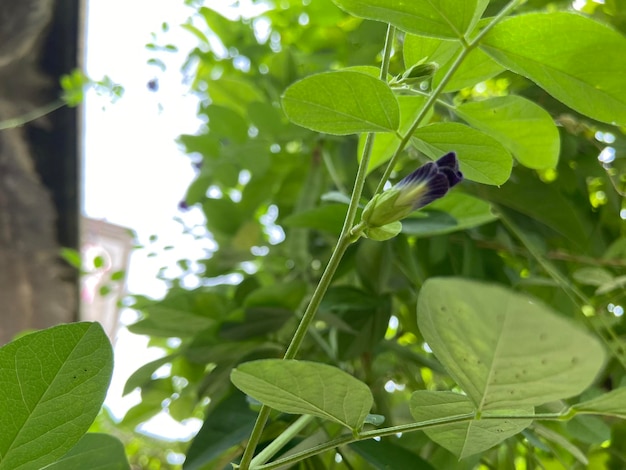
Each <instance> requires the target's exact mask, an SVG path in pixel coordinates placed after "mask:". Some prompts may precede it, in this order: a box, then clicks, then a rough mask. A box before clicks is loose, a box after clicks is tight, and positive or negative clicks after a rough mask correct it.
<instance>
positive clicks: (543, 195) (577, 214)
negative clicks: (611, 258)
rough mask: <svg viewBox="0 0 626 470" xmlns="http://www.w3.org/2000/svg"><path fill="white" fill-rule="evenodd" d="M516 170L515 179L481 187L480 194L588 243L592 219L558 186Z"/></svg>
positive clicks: (580, 241)
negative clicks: (498, 184)
mask: <svg viewBox="0 0 626 470" xmlns="http://www.w3.org/2000/svg"><path fill="white" fill-rule="evenodd" d="M521 170H522V169H516V172H515V178H512V179H510V180H509V181H507V183H506V184H505V185H503V186H502V187H500V188H493V187H490V186H481V187H480V188H479V194H480V196H481V197H483V198H485V199H489V200H491V201H492V202H495V203H496V204H498V205H501V206H507V207H509V208H511V209H514V210H516V211H518V212H521V213H522V214H525V215H527V216H528V217H530V218H532V219H533V220H536V221H538V222H541V223H543V224H545V225H546V226H548V227H550V228H551V229H552V230H555V231H556V232H558V233H559V234H560V235H562V236H563V237H565V238H568V239H570V240H572V241H574V242H575V243H577V244H578V245H579V246H581V247H583V246H587V244H588V243H589V240H590V238H589V237H590V236H591V231H592V227H591V222H590V220H588V219H587V218H585V217H584V214H583V213H582V212H581V210H580V209H579V208H578V207H577V205H576V204H572V200H571V199H569V198H567V197H565V195H564V194H563V191H562V190H561V189H560V188H559V187H555V185H552V184H545V183H543V182H542V181H541V180H540V179H539V178H538V177H537V175H536V174H535V172H531V171H521Z"/></svg>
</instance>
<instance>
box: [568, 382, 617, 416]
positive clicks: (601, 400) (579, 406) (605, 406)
mask: <svg viewBox="0 0 626 470" xmlns="http://www.w3.org/2000/svg"><path fill="white" fill-rule="evenodd" d="M571 409H572V410H574V411H576V413H587V414H598V415H607V416H615V417H617V418H622V419H626V387H621V388H618V389H616V390H612V391H610V392H609V393H605V394H604V395H600V396H599V397H596V398H592V399H591V400H588V401H583V402H580V403H576V404H575V405H574V406H572V408H571Z"/></svg>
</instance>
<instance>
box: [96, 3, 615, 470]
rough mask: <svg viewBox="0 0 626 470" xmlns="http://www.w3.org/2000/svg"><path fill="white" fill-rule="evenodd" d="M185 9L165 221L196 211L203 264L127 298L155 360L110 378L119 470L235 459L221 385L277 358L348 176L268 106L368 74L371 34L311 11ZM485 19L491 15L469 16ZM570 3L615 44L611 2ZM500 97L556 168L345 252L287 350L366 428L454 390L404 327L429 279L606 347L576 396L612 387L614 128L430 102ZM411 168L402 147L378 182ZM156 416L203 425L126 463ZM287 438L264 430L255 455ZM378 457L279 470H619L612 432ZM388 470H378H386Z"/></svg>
mask: <svg viewBox="0 0 626 470" xmlns="http://www.w3.org/2000/svg"><path fill="white" fill-rule="evenodd" d="M187 3H189V4H191V5H193V6H195V7H196V9H197V13H196V15H195V16H194V18H192V19H190V21H189V22H188V23H187V24H186V25H185V26H184V28H185V29H187V30H188V32H189V33H190V34H193V35H195V37H196V38H197V40H198V45H197V47H196V48H195V49H193V50H192V51H190V52H189V58H188V61H187V63H186V65H185V67H184V70H183V73H184V75H185V76H186V77H187V78H188V79H189V80H190V84H191V88H192V90H193V92H194V93H195V94H197V96H198V97H199V99H200V106H199V109H198V114H199V116H201V118H202V119H203V121H204V122H205V125H203V126H202V128H201V129H200V130H199V131H198V132H196V133H193V130H190V134H188V135H182V136H180V138H179V142H180V145H181V146H182V147H183V148H184V149H185V151H186V152H187V153H188V154H189V158H190V163H191V164H192V165H194V167H195V168H196V169H197V176H196V179H195V180H194V181H193V182H192V183H191V185H190V186H189V189H188V191H187V194H186V196H185V199H184V201H182V202H181V208H182V209H185V208H187V207H190V206H197V207H201V208H202V211H203V212H204V214H205V216H206V227H205V229H206V230H203V231H201V232H202V234H201V235H198V236H199V237H212V238H213V239H214V241H215V242H216V244H217V247H218V248H217V249H216V250H215V251H214V252H213V253H211V254H210V255H209V256H208V257H207V258H206V259H205V260H202V261H201V262H200V269H199V270H198V269H193V268H192V267H193V266H194V263H191V262H190V261H189V260H181V261H180V263H179V264H180V266H181V267H182V268H183V269H184V270H185V272H186V273H187V274H194V275H197V276H200V277H201V279H202V286H201V287H198V288H195V289H191V290H189V289H185V288H184V287H182V283H181V278H178V279H169V281H168V282H169V284H170V286H171V287H170V289H169V292H168V294H167V295H166V297H165V298H164V299H162V300H152V299H149V298H143V297H141V296H136V297H135V299H134V304H133V306H132V308H134V309H136V310H137V311H138V312H140V314H141V319H140V320H139V321H138V322H137V323H135V324H134V325H132V326H130V330H131V331H133V332H134V333H137V334H145V335H149V336H150V337H151V338H152V340H151V344H152V345H156V346H158V347H161V348H163V349H164V350H166V352H167V355H166V356H165V357H164V358H162V359H159V360H157V361H154V362H152V363H150V364H147V365H146V366H144V367H142V368H141V369H140V370H138V371H137V372H136V373H135V374H134V375H133V376H132V377H131V378H130V379H129V381H128V383H127V387H126V392H130V391H132V390H134V389H136V388H137V387H139V388H141V396H142V402H141V403H140V404H138V405H137V406H135V407H134V408H132V409H131V410H130V411H129V413H128V414H127V415H126V417H125V418H124V420H123V421H122V423H120V424H118V425H117V426H116V429H117V433H118V435H120V433H121V437H122V439H123V440H124V441H125V443H126V447H127V451H128V453H129V456H130V458H131V459H134V462H133V463H134V464H135V465H136V466H137V467H138V468H148V469H152V468H155V469H158V468H176V465H173V464H166V463H165V461H166V458H165V457H166V456H165V455H164V454H165V453H166V452H167V451H168V450H167V449H169V451H171V452H177V453H186V455H187V458H186V462H185V464H184V466H183V468H185V469H189V470H191V469H222V468H224V469H225V468H230V466H229V465H230V462H231V461H233V460H236V459H237V458H238V456H239V455H240V454H241V452H242V451H243V443H244V441H245V440H246V439H247V437H248V435H249V432H250V430H251V428H252V425H253V423H254V420H255V417H256V412H255V407H254V404H252V409H251V408H250V406H251V405H250V404H249V403H247V402H246V399H245V397H244V396H243V395H242V394H241V393H240V392H238V391H237V390H236V389H235V388H234V387H233V386H232V385H231V383H230V381H229V373H230V370H231V369H232V368H233V367H235V366H236V365H237V364H239V363H241V362H244V361H249V360H253V359H259V358H278V357H281V355H282V353H283V352H284V350H285V348H286V346H287V345H288V343H289V340H290V339H291V335H292V333H293V331H294V329H295V327H296V325H297V319H298V316H299V315H301V313H302V310H303V307H304V306H305V305H306V302H307V299H308V297H309V296H310V294H311V292H312V290H313V288H314V286H315V285H316V283H317V280H318V279H319V276H320V275H321V272H322V270H323V268H324V266H325V264H326V262H327V260H328V258H329V256H330V253H331V250H332V247H333V244H334V242H335V240H336V236H337V234H338V233H339V231H340V229H341V224H342V221H343V217H344V215H345V212H346V204H345V200H346V198H347V196H349V191H350V190H351V187H352V184H353V179H354V176H355V174H356V168H357V157H356V155H357V145H358V138H357V137H356V136H348V137H337V136H330V135H319V134H316V133H314V132H311V131H308V130H306V129H303V128H300V127H297V126H295V125H293V124H290V123H289V122H288V120H287V119H286V117H285V116H284V114H283V113H282V111H281V107H280V104H279V99H280V96H281V94H282V93H283V91H284V90H285V88H286V87H287V86H288V85H290V84H291V83H293V82H294V81H296V80H298V79H300V78H303V77H305V76H307V75H310V74H312V73H316V72H321V71H326V70H332V69H339V68H344V67H351V66H361V65H370V66H371V65H375V66H378V65H380V60H381V57H380V53H381V50H382V47H383V44H384V37H385V31H386V26H385V25H384V24H382V23H376V22H372V21H366V20H361V19H357V18H354V17H349V16H347V15H346V14H345V13H344V12H342V11H341V10H339V9H338V8H337V7H336V6H335V5H334V4H333V3H332V2H331V1H330V0H314V1H313V0H276V1H270V0H267V1H258V2H256V3H257V4H262V5H263V6H264V7H265V8H264V12H263V13H261V14H259V15H258V16H254V17H242V18H240V19H238V20H230V19H227V18H225V17H224V16H222V15H221V14H219V13H217V12H216V11H214V10H212V9H210V8H207V7H205V6H202V5H201V4H200V3H201V2H194V1H188V2H187ZM505 3H506V2H504V1H500V0H492V1H491V2H490V4H489V7H488V10H487V13H486V15H487V16H491V15H493V14H495V13H496V12H498V11H499V10H500V9H501V8H502V7H503V6H504V4H505ZM574 3H576V6H577V7H578V8H579V9H581V10H582V11H583V12H584V13H586V14H588V15H591V16H592V17H595V18H598V19H599V20H601V21H603V22H606V23H609V24H611V25H613V27H614V28H616V29H618V30H620V31H621V32H622V33H626V4H625V3H624V2H621V1H618V0H606V1H604V2H602V3H596V2H592V1H587V2H584V1H579V0H577V1H576V2H574ZM571 8H572V2H571V1H546V0H529V1H528V2H526V3H525V4H524V6H523V7H521V8H520V9H519V10H518V11H519V12H522V11H530V10H563V9H571ZM403 42H404V38H403V35H402V34H400V35H398V36H397V37H396V44H395V53H394V55H393V57H392V61H391V68H390V74H391V75H397V74H401V73H402V72H403V71H404V70H405V67H406V68H408V67H409V66H411V65H412V64H404V63H403V60H402V57H403V56H402V53H401V52H402V47H403ZM598 53H602V51H598ZM507 94H516V95H521V96H524V97H526V98H528V99H530V100H532V101H534V102H536V103H538V104H540V105H541V106H542V107H544V108H545V109H546V110H548V111H549V112H550V114H551V116H552V117H553V118H554V120H555V121H556V122H557V123H558V125H559V133H560V140H561V153H560V160H559V163H558V166H557V167H556V168H551V169H547V170H541V171H535V170H529V169H527V168H524V167H522V166H520V165H516V166H515V167H514V169H513V173H512V175H511V178H510V180H509V181H508V182H507V183H506V184H504V185H503V186H501V187H493V186H484V185H479V184H476V183H471V182H465V183H463V184H462V185H461V186H460V187H459V188H455V190H454V191H453V192H452V194H451V195H450V196H449V198H451V199H450V200H451V201H452V202H450V201H449V202H448V203H447V204H445V203H444V201H445V199H444V200H442V201H441V203H442V204H439V205H437V204H436V205H434V206H430V207H428V208H426V209H425V210H424V211H423V215H424V217H423V218H421V219H412V220H409V221H408V222H407V223H405V229H404V233H402V234H401V235H400V236H398V237H397V238H395V239H392V240H389V241H386V242H373V241H370V240H361V241H359V242H358V243H356V244H355V245H354V246H352V247H351V248H350V249H349V251H348V253H347V255H346V256H345V258H344V259H343V261H342V264H341V267H340V270H339V273H338V275H337V276H336V278H335V280H334V282H333V285H332V287H331V289H330V291H329V292H328V294H327V296H326V298H325V300H324V302H323V304H322V307H321V310H320V312H319V315H318V317H317V320H316V322H315V324H314V328H312V330H311V331H310V334H309V335H308V337H307V340H306V342H305V345H304V347H303V349H302V350H301V353H300V356H299V357H300V358H306V359H309V360H314V361H320V362H325V363H329V364H333V365H336V366H339V367H341V368H342V369H344V370H347V371H349V372H350V373H351V374H353V375H355V376H356V377H357V378H359V379H360V380H362V381H364V382H365V383H367V384H368V385H369V386H370V387H371V389H372V391H373V393H374V396H375V403H376V404H375V409H374V410H373V411H372V412H373V413H378V414H382V415H384V416H385V417H386V421H385V425H386V426H391V425H396V424H401V423H405V422H410V421H412V419H411V417H410V415H409V412H408V406H407V402H408V399H409V396H410V394H411V392H412V391H415V390H420V389H430V390H445V389H451V388H454V387H455V384H454V383H453V382H452V381H451V379H450V378H449V377H448V376H447V375H446V374H445V373H444V372H443V369H442V367H441V366H440V365H439V364H438V362H437V360H436V359H435V358H434V356H433V355H432V354H430V352H429V349H428V346H427V345H425V344H424V342H423V339H422V337H421V335H420V332H419V330H418V329H417V325H416V316H415V310H416V298H417V294H418V292H419V289H420V285H421V284H422V283H423V281H424V280H425V279H427V278H429V277H431V276H464V277H467V278H474V279H482V280H487V281H490V282H495V283H499V284H504V285H507V286H510V287H512V288H514V289H516V290H518V291H523V292H526V293H529V294H531V295H533V296H535V297H537V298H539V299H541V300H543V301H544V302H545V303H547V304H548V305H550V306H552V307H553V308H554V309H555V310H556V311H558V312H560V313H561V314H562V315H563V316H566V317H569V318H571V319H573V320H574V321H576V322H580V323H581V324H583V325H585V327H586V328H589V329H591V330H592V331H594V332H595V333H596V334H597V335H599V336H601V337H603V338H604V339H605V342H606V344H608V345H609V346H610V349H611V352H612V357H611V360H610V362H609V363H608V364H607V366H606V370H605V372H604V374H603V376H602V377H600V378H599V380H598V381H597V383H596V385H595V389H591V390H590V391H589V394H594V393H597V392H599V391H608V390H611V389H613V388H616V387H618V386H620V385H626V380H625V376H624V370H625V368H624V366H625V365H626V340H625V338H626V325H625V322H624V317H623V312H624V309H623V306H624V303H625V302H626V300H625V297H626V291H625V289H624V286H625V285H626V203H625V202H624V195H625V191H626V158H624V155H625V150H626V139H625V136H624V133H623V132H622V131H623V129H616V128H614V127H611V126H608V125H606V124H602V123H598V122H594V121H591V120H589V119H588V118H585V117H582V116H580V115H578V114H576V113H575V112H573V111H572V110H570V109H568V108H566V107H565V106H564V105H562V104H561V103H559V102H557V101H556V100H554V99H553V98H551V97H550V96H549V95H547V94H546V93H545V92H544V91H543V90H541V89H540V88H538V87H537V86H536V85H534V84H533V83H532V82H530V81H529V80H527V79H525V78H523V77H520V76H518V75H515V74H513V73H511V72H505V73H501V74H499V75H497V76H495V77H493V78H491V79H489V80H487V81H485V82H482V83H480V84H476V85H475V86H473V87H470V88H464V89H461V90H459V91H458V92H455V93H450V94H448V95H446V99H447V100H449V102H450V103H462V102H466V101H471V100H474V99H479V98H485V97H490V96H502V95H507ZM364 101H365V105H366V104H367V97H364ZM456 119H458V118H456V117H455V116H454V115H453V114H451V113H450V112H449V111H448V109H447V108H446V107H445V106H436V107H435V110H434V113H433V115H432V116H431V118H430V122H436V121H450V120H456ZM424 161H426V159H425V157H424V156H423V155H422V154H421V153H420V152H418V151H417V150H416V149H415V148H412V147H410V146H409V148H407V150H405V152H404V153H403V155H402V158H401V159H400V161H399V162H398V164H397V166H396V168H395V171H394V174H393V175H392V179H393V180H397V179H398V178H399V177H402V176H404V175H406V174H407V173H408V172H410V171H412V170H413V169H414V168H415V167H417V166H418V165H419V164H421V163H423V162H424ZM382 172H383V169H382V168H379V169H375V170H374V171H373V172H372V174H371V176H370V177H369V178H368V181H367V185H366V189H365V196H366V197H369V196H371V195H372V194H373V191H374V189H375V187H376V184H377V182H378V179H379V178H380V176H381V175H382ZM468 196H474V197H471V198H470V197H468ZM461 200H462V201H464V204H465V205H464V206H463V211H462V212H461V213H458V212H459V211H457V213H456V214H455V215H454V217H452V216H451V215H450V214H451V212H453V209H451V206H453V205H454V204H453V202H454V201H461ZM494 214H495V216H494ZM189 229H190V230H191V229H192V228H191V227H190V228H189ZM194 233H198V231H197V230H195V231H194ZM170 338H179V339H180V341H174V342H172V341H171V340H169V339H170ZM166 364H169V365H170V367H169V369H168V371H169V372H168V373H167V374H166V375H165V376H164V375H163V374H160V375H159V376H158V378H156V377H157V376H155V375H153V374H154V372H155V371H156V370H157V369H159V368H161V367H162V366H163V365H166ZM162 409H165V410H166V411H167V412H169V413H170V415H171V416H172V417H174V418H175V419H177V420H179V421H182V420H185V419H186V418H189V417H199V418H201V419H203V420H204V426H203V427H202V429H201V430H200V432H199V433H198V435H197V436H196V438H195V439H194V440H193V441H192V442H191V443H190V445H189V447H188V448H187V449H185V447H186V444H177V443H170V444H168V445H167V446H166V445H161V444H158V445H153V444H150V443H144V444H142V445H141V446H140V447H141V448H136V447H137V443H136V437H135V436H134V435H133V434H132V430H133V428H134V427H135V426H136V425H138V424H139V423H141V422H143V421H146V420H147V419H149V418H150V417H151V416H154V415H155V414H157V413H158V412H160V411H161V410H162ZM294 419H295V417H294V416H290V415H283V414H278V413H275V414H273V415H272V419H271V422H270V424H269V425H268V427H267V428H266V430H265V432H264V435H263V441H264V442H268V441H269V440H271V439H272V438H274V437H276V436H277V435H278V434H280V433H281V431H282V430H284V429H285V428H286V426H288V425H289V424H290V423H291V422H293V420H294ZM97 426H102V428H103V430H105V431H107V432H112V431H111V429H112V428H113V427H114V426H113V425H112V424H111V422H110V418H107V417H106V416H102V417H101V419H100V420H99V421H98V423H97ZM338 431H339V429H338V428H337V426H335V425H333V424H329V423H322V422H316V423H315V424H314V425H311V427H309V428H307V429H305V430H304V431H303V433H302V438H301V441H302V442H299V441H298V440H296V441H294V442H292V443H291V444H290V446H292V447H293V446H299V445H301V444H305V445H306V444H307V443H308V444H309V445H310V443H311V442H313V441H314V440H315V439H320V438H324V437H327V436H333V435H334V434H335V433H337V432H338ZM144 439H145V438H144ZM383 442H384V446H385V450H384V452H383V451H382V450H381V448H380V447H377V448H376V449H375V450H374V449H372V446H371V445H370V444H369V443H368V442H360V443H358V444H353V445H350V446H347V447H345V448H341V449H338V450H337V452H338V453H339V454H338V455H340V457H337V455H336V454H335V452H334V451H333V452H330V453H328V454H327V455H326V454H325V455H321V456H318V457H315V458H312V459H310V460H308V461H306V462H303V463H301V464H300V465H299V466H298V467H297V468H302V469H305V468H306V469H313V468H320V469H321V468H351V469H372V468H374V469H382V468H415V469H418V468H425V469H430V468H436V469H472V468H520V469H521V468H527V469H532V468H544V469H561V468H565V469H572V468H609V469H621V468H625V467H626V424H624V422H623V421H621V422H620V421H614V420H610V419H600V418H596V417H577V418H575V419H574V420H572V421H571V422H568V423H558V422H554V423H548V424H541V425H539V424H535V425H533V426H532V427H530V428H528V429H527V430H526V431H524V432H523V433H522V434H520V435H518V436H515V437H513V438H510V439H508V440H507V441H505V442H504V443H502V444H501V445H500V446H498V447H496V448H494V449H492V450H490V451H487V452H485V453H483V454H482V455H479V456H475V457H471V458H469V459H466V460H462V461H460V462H459V461H458V460H457V458H456V457H454V456H453V455H452V454H451V453H449V452H448V451H446V450H445V449H443V448H441V447H439V446H438V445H436V444H434V443H433V442H431V441H429V440H428V438H427V437H426V436H425V435H423V434H422V433H413V434H408V435H402V436H401V437H394V438H387V439H383ZM168 446H169V447H168ZM133 449H135V450H133ZM385 455H387V456H388V457H387V458H388V459H391V460H386V457H385ZM581 455H586V456H587V458H588V459H589V464H588V466H585V465H584V464H583V463H582V462H583V461H584V459H582V458H581V457H580V456H581ZM393 459H396V460H393ZM402 459H408V460H402ZM392 460H393V461H395V462H398V463H396V464H395V465H396V466H395V467H389V466H386V465H389V462H390V461H392ZM157 461H158V462H160V463H156V462H157ZM400 462H411V467H406V466H404V467H402V466H401V465H402V464H401V463H400ZM159 465H161V466H159ZM170 465H171V466H170ZM398 465H400V466H398Z"/></svg>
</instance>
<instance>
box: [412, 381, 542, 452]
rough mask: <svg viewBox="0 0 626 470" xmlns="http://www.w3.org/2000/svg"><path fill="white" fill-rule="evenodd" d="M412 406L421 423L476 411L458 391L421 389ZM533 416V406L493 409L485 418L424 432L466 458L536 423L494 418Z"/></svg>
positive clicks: (468, 400)
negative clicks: (499, 416)
mask: <svg viewBox="0 0 626 470" xmlns="http://www.w3.org/2000/svg"><path fill="white" fill-rule="evenodd" d="M409 406H410V409H411V415H412V416H413V418H414V419H415V420H416V421H418V422H421V421H429V420H433V419H438V418H447V417H454V416H462V415H465V414H468V413H473V412H476V407H475V405H474V404H473V403H472V401H471V400H470V399H469V398H468V397H466V396H465V395H461V394H459V393H454V392H433V391H428V390H419V391H417V392H414V393H413V394H412V395H411V401H410V404H409ZM533 413H534V409H533V407H532V406H526V407H515V408H511V409H501V410H491V411H489V412H486V413H483V415H482V417H481V419H469V420H467V421H462V422H459V423H454V424H445V425H440V426H437V427H434V428H429V429H424V432H425V433H426V435H427V436H428V437H430V438H431V439H432V440H433V441H435V442H436V443H438V444H439V445H440V446H442V447H445V448H446V449H448V450H449V451H450V452H452V453H453V454H455V455H456V456H458V457H459V458H465V457H469V456H470V455H474V454H477V453H479V452H482V451H484V450H487V449H489V448H491V447H493V446H495V445H496V444H498V443H500V442H502V441H503V440H505V439H506V438H508V437H511V436H514V435H515V434H517V433H519V432H521V431H523V430H524V429H525V428H527V427H528V426H529V425H530V423H532V419H507V418H502V419H495V418H493V417H494V416H498V415H501V416H511V415H521V416H527V415H532V414H533Z"/></svg>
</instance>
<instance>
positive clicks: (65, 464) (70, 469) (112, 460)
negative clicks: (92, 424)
mask: <svg viewBox="0 0 626 470" xmlns="http://www.w3.org/2000/svg"><path fill="white" fill-rule="evenodd" d="M86 468H88V469H89V470H127V469H128V470H130V465H129V464H128V459H127V458H126V454H125V452H124V445H123V444H122V443H121V442H120V440H119V439H117V438H115V437H113V436H109V435H108V434H98V433H88V434H85V435H84V436H83V438H82V439H81V440H80V441H78V444H76V445H75V446H74V447H72V448H71V449H70V451H69V452H68V453H67V454H65V455H64V456H63V457H61V458H60V459H59V460H57V461H56V462H54V463H53V464H52V465H48V466H47V467H44V469H43V470H85V469H86Z"/></svg>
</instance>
